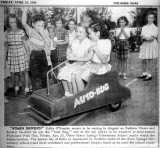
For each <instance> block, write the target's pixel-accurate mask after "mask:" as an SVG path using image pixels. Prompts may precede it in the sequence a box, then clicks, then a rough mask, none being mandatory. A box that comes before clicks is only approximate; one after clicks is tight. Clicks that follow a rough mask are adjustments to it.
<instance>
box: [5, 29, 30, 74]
mask: <svg viewBox="0 0 160 148" xmlns="http://www.w3.org/2000/svg"><path fill="white" fill-rule="evenodd" d="M5 37H6V41H7V44H8V55H7V62H8V66H9V70H10V72H13V73H15V72H22V71H24V70H26V69H28V65H29V64H28V55H27V51H26V49H25V46H24V43H23V40H25V39H26V34H25V32H24V31H23V30H22V29H17V30H15V31H12V30H7V31H6V32H5Z"/></svg>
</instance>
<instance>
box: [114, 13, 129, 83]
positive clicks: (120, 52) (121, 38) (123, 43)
mask: <svg viewBox="0 0 160 148" xmlns="http://www.w3.org/2000/svg"><path fill="white" fill-rule="evenodd" d="M117 24H118V25H119V26H120V27H119V28H117V29H116V37H117V59H118V71H119V74H118V76H119V77H122V78H123V79H124V80H126V79H127V59H128V57H129V42H128V39H129V37H130V30H129V28H128V27H127V25H128V20H127V18H126V17H125V16H122V17H120V18H119V19H118V21H117Z"/></svg>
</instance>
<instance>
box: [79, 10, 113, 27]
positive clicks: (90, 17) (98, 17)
mask: <svg viewBox="0 0 160 148" xmlns="http://www.w3.org/2000/svg"><path fill="white" fill-rule="evenodd" d="M111 15H112V12H111V10H109V9H108V7H92V8H87V9H86V11H84V12H83V13H82V16H81V22H85V23H86V24H90V23H91V22H95V21H99V22H103V23H107V24H109V25H110V28H111V29H115V27H116V23H115V22H113V21H111Z"/></svg>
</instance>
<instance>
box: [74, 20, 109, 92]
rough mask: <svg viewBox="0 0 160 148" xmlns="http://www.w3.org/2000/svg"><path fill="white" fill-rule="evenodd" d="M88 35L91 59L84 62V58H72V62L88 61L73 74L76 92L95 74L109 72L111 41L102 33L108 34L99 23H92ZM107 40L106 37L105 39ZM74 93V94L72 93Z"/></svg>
mask: <svg viewBox="0 0 160 148" xmlns="http://www.w3.org/2000/svg"><path fill="white" fill-rule="evenodd" d="M88 33H89V37H90V40H91V41H92V44H93V46H92V47H91V48H90V49H89V51H90V52H91V51H92V52H93V55H92V56H91V58H88V60H85V58H86V57H84V58H77V57H72V58H71V59H72V60H81V61H89V62H86V63H85V64H84V65H82V66H81V70H80V71H78V72H74V73H75V75H74V82H72V83H73V84H74V83H75V86H76V87H77V88H76V89H77V91H82V90H83V89H84V81H86V82H88V80H89V78H90V77H91V76H92V75H93V74H94V73H95V74H98V75H101V74H104V73H106V72H108V71H110V70H111V65H110V64H108V61H109V60H110V52H111V41H110V40H109V39H106V37H104V36H103V33H106V34H107V33H108V30H107V29H105V27H104V25H103V24H102V23H99V22H93V23H91V24H90V25H89V27H88ZM107 38H108V37H107ZM74 93H76V92H74Z"/></svg>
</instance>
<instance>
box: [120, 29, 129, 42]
mask: <svg viewBox="0 0 160 148" xmlns="http://www.w3.org/2000/svg"><path fill="white" fill-rule="evenodd" d="M121 31H122V33H123V34H124V36H125V38H126V39H127V40H128V38H129V36H128V35H127V33H126V32H125V30H124V28H121Z"/></svg>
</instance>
